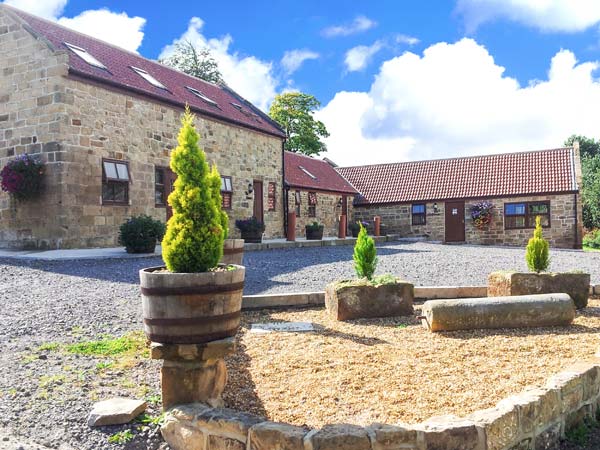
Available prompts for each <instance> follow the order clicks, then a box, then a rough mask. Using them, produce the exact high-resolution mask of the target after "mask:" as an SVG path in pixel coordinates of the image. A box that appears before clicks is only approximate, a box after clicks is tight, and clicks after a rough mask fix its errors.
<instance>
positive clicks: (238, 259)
mask: <svg viewBox="0 0 600 450" xmlns="http://www.w3.org/2000/svg"><path fill="white" fill-rule="evenodd" d="M243 259H244V240H243V239H225V242H223V257H222V258H221V261H220V263H221V264H237V265H238V266H241V265H242V262H243Z"/></svg>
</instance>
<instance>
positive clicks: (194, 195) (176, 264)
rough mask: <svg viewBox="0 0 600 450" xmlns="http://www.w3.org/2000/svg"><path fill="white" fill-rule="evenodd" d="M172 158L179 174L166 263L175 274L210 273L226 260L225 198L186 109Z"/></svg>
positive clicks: (172, 197) (173, 195) (165, 246)
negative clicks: (221, 260)
mask: <svg viewBox="0 0 600 450" xmlns="http://www.w3.org/2000/svg"><path fill="white" fill-rule="evenodd" d="M181 124H182V126H181V129H180V131H179V135H178V136H177V142H178V145H177V148H176V149H175V150H173V153H172V155H171V162H170V166H171V170H173V172H175V173H176V174H177V180H176V181H175V189H174V190H173V192H172V193H171V194H170V195H169V199H168V201H169V205H171V207H172V208H173V215H172V216H171V218H170V219H169V222H168V223H167V232H166V234H165V237H164V239H163V241H162V248H163V259H164V261H165V264H166V265H167V269H169V271H171V272H184V273H192V272H206V271H207V270H209V269H212V268H213V267H216V266H217V264H218V263H219V260H220V259H221V257H222V256H223V241H224V239H225V230H224V229H223V223H224V222H223V214H222V208H221V198H220V197H221V196H220V194H219V195H216V194H215V189H214V187H215V185H216V179H217V178H218V179H219V182H220V178H221V177H220V175H219V173H218V171H217V169H216V167H214V166H213V167H212V169H211V168H210V167H209V165H208V163H207V162H206V155H205V154H204V151H203V150H202V149H201V148H200V146H199V145H198V140H199V139H200V136H199V135H198V133H197V132H196V129H195V128H194V115H193V114H192V113H191V112H190V110H189V108H186V111H185V114H184V115H183V117H182V119H181Z"/></svg>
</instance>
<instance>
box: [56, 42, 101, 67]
mask: <svg viewBox="0 0 600 450" xmlns="http://www.w3.org/2000/svg"><path fill="white" fill-rule="evenodd" d="M65 45H66V46H67V47H68V48H69V50H71V51H72V52H73V53H75V54H76V55H77V56H79V57H80V58H81V59H83V60H84V61H85V62H86V63H88V64H89V65H90V66H94V67H98V68H100V69H106V66H105V65H104V64H102V63H101V62H100V61H98V60H97V59H96V58H94V57H93V56H92V55H90V54H89V53H88V51H87V50H86V49H85V48H81V47H77V46H76V45H73V44H69V43H68V42H65Z"/></svg>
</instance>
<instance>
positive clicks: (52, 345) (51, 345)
mask: <svg viewBox="0 0 600 450" xmlns="http://www.w3.org/2000/svg"><path fill="white" fill-rule="evenodd" d="M59 348H60V345H59V344H58V343H56V342H44V343H43V344H42V345H40V346H39V347H38V348H36V349H35V351H36V352H45V351H54V350H58V349H59Z"/></svg>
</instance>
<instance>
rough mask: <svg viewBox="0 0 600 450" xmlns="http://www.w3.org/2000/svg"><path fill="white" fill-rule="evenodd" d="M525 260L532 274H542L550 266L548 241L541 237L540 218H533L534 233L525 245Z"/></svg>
mask: <svg viewBox="0 0 600 450" xmlns="http://www.w3.org/2000/svg"><path fill="white" fill-rule="evenodd" d="M525 260H526V261H527V267H529V270H531V271H532V272H537V273H540V272H543V271H544V270H546V269H547V268H548V266H549V265H550V255H549V245H548V241H547V240H545V239H544V237H543V236H542V222H541V217H540V216H537V217H536V218H535V231H534V232H533V237H532V238H531V239H529V243H528V244H527V249H526V252H525Z"/></svg>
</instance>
